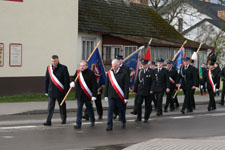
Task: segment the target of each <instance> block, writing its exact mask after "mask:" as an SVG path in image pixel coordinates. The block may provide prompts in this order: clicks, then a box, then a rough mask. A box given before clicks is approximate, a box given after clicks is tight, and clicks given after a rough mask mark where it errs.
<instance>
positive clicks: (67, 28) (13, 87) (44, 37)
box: [0, 0, 80, 95]
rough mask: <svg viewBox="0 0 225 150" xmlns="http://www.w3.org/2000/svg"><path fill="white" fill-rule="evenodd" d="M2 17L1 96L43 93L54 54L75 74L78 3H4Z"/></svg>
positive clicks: (54, 0) (66, 0)
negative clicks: (48, 66)
mask: <svg viewBox="0 0 225 150" xmlns="http://www.w3.org/2000/svg"><path fill="white" fill-rule="evenodd" d="M0 18H1V23H0V85H1V86H0V95H8V94H14V93H21V92H37V91H38V92H40V91H43V87H44V76H45V72H46V67H47V65H49V64H50V62H51V56H52V55H53V54H57V55H58V56H59V59H60V62H61V63H62V64H65V65H67V66H68V69H69V72H70V74H71V75H72V74H74V72H75V71H74V70H75V68H76V66H77V64H78V63H79V60H80V56H79V54H78V53H77V40H78V39H77V36H78V0H10V1H5V0H1V1H0Z"/></svg>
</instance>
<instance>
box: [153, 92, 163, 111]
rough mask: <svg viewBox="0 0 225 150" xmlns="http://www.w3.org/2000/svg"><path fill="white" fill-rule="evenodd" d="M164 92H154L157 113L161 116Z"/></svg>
mask: <svg viewBox="0 0 225 150" xmlns="http://www.w3.org/2000/svg"><path fill="white" fill-rule="evenodd" d="M163 94H164V92H155V96H156V101H157V113H159V114H162V102H163Z"/></svg>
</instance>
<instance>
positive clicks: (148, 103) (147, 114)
mask: <svg viewBox="0 0 225 150" xmlns="http://www.w3.org/2000/svg"><path fill="white" fill-rule="evenodd" d="M143 101H145V115H144V119H145V120H148V119H149V117H150V114H151V112H152V105H151V103H152V100H151V96H150V95H149V96H141V95H138V99H137V120H138V121H141V119H142V104H143Z"/></svg>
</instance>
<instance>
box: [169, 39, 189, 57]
mask: <svg viewBox="0 0 225 150" xmlns="http://www.w3.org/2000/svg"><path fill="white" fill-rule="evenodd" d="M186 43H187V40H185V41H184V43H183V44H182V46H181V47H180V49H179V50H178V51H177V53H176V54H175V55H174V57H173V59H172V61H174V59H175V58H176V57H177V55H178V54H179V53H180V51H181V50H182V48H183V47H184V45H185V44H186Z"/></svg>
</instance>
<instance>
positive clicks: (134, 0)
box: [130, 0, 148, 5]
mask: <svg viewBox="0 0 225 150" xmlns="http://www.w3.org/2000/svg"><path fill="white" fill-rule="evenodd" d="M130 2H131V3H137V4H144V5H148V0H130Z"/></svg>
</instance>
